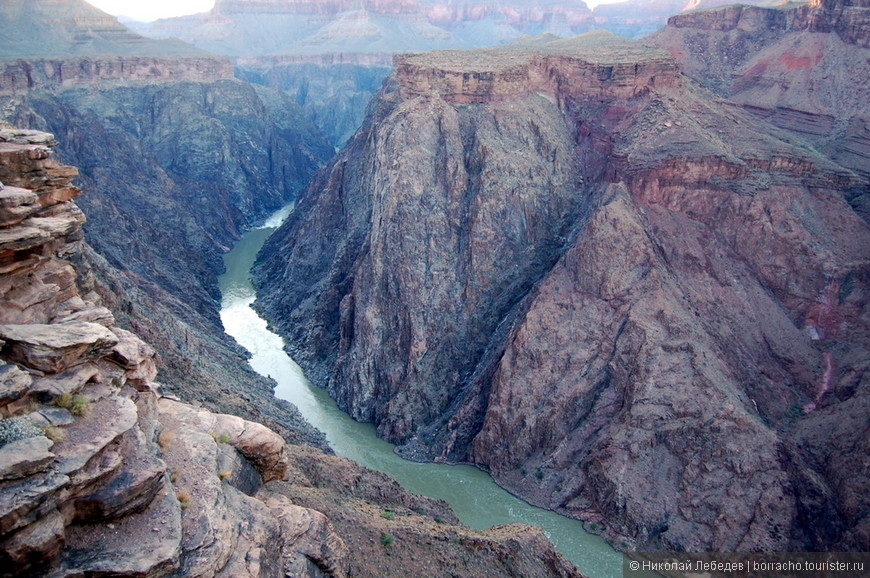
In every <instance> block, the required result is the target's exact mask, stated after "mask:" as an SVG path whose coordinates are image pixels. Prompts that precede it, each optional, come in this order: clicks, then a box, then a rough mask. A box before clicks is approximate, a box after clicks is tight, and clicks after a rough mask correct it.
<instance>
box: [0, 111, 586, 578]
mask: <svg viewBox="0 0 870 578" xmlns="http://www.w3.org/2000/svg"><path fill="white" fill-rule="evenodd" d="M56 144H57V142H56V141H55V140H54V137H53V135H50V134H48V133H42V132H38V131H33V130H21V129H14V128H9V127H4V128H0V176H2V178H3V181H4V185H3V187H2V189H0V295H2V302H3V305H4V306H3V308H2V310H0V359H2V361H0V562H2V563H0V575H3V576H22V575H33V576H43V575H51V576H81V575H112V576H170V575H171V576H190V575H196V576H232V577H240V576H264V577H265V576H312V577H313V576H319V577H325V576H335V577H341V576H351V575H374V574H380V575H402V574H404V572H405V571H407V569H408V568H412V569H414V570H415V571H416V572H419V573H421V574H427V573H431V571H432V567H433V565H435V564H437V567H438V568H439V570H441V569H447V570H448V571H451V572H452V573H453V574H454V575H457V576H502V575H505V574H506V573H509V572H513V571H518V572H521V573H523V575H527V576H542V577H543V576H565V577H568V576H576V575H577V574H576V571H575V570H574V569H573V568H572V567H571V566H570V565H569V564H567V563H566V562H565V561H564V560H563V559H562V558H561V557H560V556H559V555H558V554H556V553H555V552H554V551H553V549H552V546H551V545H550V544H549V542H548V541H547V540H546V538H545V537H544V536H543V534H542V533H541V532H540V530H539V529H536V528H532V527H526V526H520V525H513V526H503V527H500V528H495V529H493V530H490V531H487V532H473V531H471V530H469V529H467V528H465V527H463V526H460V525H458V520H457V519H456V517H455V515H454V514H453V512H452V511H451V510H450V509H449V508H448V507H447V505H446V504H444V503H443V502H438V501H434V500H429V499H426V498H421V497H419V496H414V495H411V494H409V493H407V492H406V491H404V490H402V489H401V487H399V485H398V484H397V483H396V482H395V481H393V480H390V479H389V478H387V477H386V476H385V475H383V474H380V473H377V472H373V471H370V470H365V469H364V468H361V467H360V466H358V465H356V464H354V463H353V462H350V461H349V460H346V459H343V458H338V457H335V456H330V455H327V454H326V453H324V452H323V451H321V450H319V449H317V448H316V447H314V446H311V445H306V444H301V445H300V444H289V443H287V442H286V441H285V439H284V438H282V437H281V436H280V435H278V434H277V433H276V432H274V431H272V430H270V429H268V428H267V427H265V426H263V425H262V424H259V423H254V422H251V421H247V420H244V419H242V418H240V417H237V416H234V415H227V414H222V413H214V412H211V411H209V410H207V409H204V408H202V407H201V406H200V405H199V404H197V405H190V404H187V403H183V402H182V401H181V400H180V399H179V398H178V397H176V396H173V395H169V394H166V393H165V392H164V391H163V389H164V388H163V386H162V385H161V383H158V382H157V381H156V378H157V375H158V373H157V365H158V364H157V359H156V352H155V350H154V348H152V347H151V346H150V345H148V344H146V343H145V342H143V341H142V340H141V339H140V338H139V337H137V336H136V335H135V334H134V333H132V332H130V331H128V330H125V329H123V328H121V327H120V326H119V325H118V324H117V323H116V319H115V318H114V315H113V314H112V312H111V311H110V310H109V309H108V308H107V307H106V306H105V304H104V302H103V301H102V299H101V297H100V295H99V293H98V292H97V290H96V275H95V272H94V271H93V270H92V269H91V268H90V266H89V265H88V263H87V260H86V259H84V258H83V252H84V251H85V248H86V242H85V237H84V235H83V230H82V226H83V224H84V221H85V217H84V214H83V213H82V211H81V210H80V209H79V208H78V207H77V205H76V204H75V203H74V202H73V199H74V198H76V197H77V196H78V195H79V194H80V193H81V190H80V189H79V188H78V187H76V186H73V185H72V184H71V181H72V180H73V179H74V178H75V177H76V175H77V172H78V171H77V170H76V169H75V168H74V167H70V166H66V165H63V164H60V163H58V162H57V161H55V160H54V159H53V158H52V148H53V147H54V146H55V145H56ZM107 304H108V303H107ZM285 425H286V424H285ZM385 512H390V513H391V515H389V516H386V515H385ZM383 536H390V543H392V541H393V540H396V541H397V544H399V545H401V547H398V546H397V547H396V548H395V549H394V550H391V549H389V545H390V544H388V543H387V540H386V539H384V538H383ZM376 539H377V541H376ZM433 544H435V545H433Z"/></svg>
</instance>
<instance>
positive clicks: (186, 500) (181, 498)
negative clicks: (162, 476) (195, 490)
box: [175, 490, 190, 510]
mask: <svg viewBox="0 0 870 578" xmlns="http://www.w3.org/2000/svg"><path fill="white" fill-rule="evenodd" d="M175 497H176V498H178V505H179V506H181V509H182V510H186V509H187V508H188V507H190V492H188V491H187V490H179V491H178V492H176V494H175Z"/></svg>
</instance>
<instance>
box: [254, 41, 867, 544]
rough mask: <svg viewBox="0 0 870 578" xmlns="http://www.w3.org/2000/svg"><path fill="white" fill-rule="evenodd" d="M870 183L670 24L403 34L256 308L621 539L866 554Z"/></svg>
mask: <svg viewBox="0 0 870 578" xmlns="http://www.w3.org/2000/svg"><path fill="white" fill-rule="evenodd" d="M866 187H867V179H866V177H865V176H863V175H861V174H859V173H856V172H854V171H852V170H850V169H849V168H847V167H844V166H842V165H840V164H837V163H836V162H834V161H832V160H831V159H830V158H828V157H826V156H825V155H823V154H821V153H820V152H819V151H818V149H816V148H815V147H813V146H810V145H808V144H806V143H805V142H804V141H800V140H796V139H794V138H793V136H792V135H791V133H789V132H787V131H784V130H782V129H779V128H777V127H776V126H774V125H771V124H767V123H765V122H764V121H760V120H758V119H757V118H755V117H753V116H752V115H751V114H749V113H748V112H746V111H744V110H743V109H742V108H741V107H740V106H737V105H735V104H733V103H730V102H728V101H726V100H723V99H722V98H720V97H717V96H715V95H714V94H712V93H711V92H709V91H707V90H706V89H704V88H702V87H700V86H698V85H697V84H696V83H694V82H693V81H691V80H690V79H689V78H687V77H686V76H684V75H682V74H681V73H680V70H679V66H678V64H677V62H676V60H675V59H673V58H672V57H670V56H669V55H668V54H667V52H665V51H661V50H656V49H653V48H650V47H649V46H644V45H640V44H637V43H632V42H630V41H626V40H620V39H616V38H607V37H605V36H603V35H601V34H598V35H596V36H593V37H586V38H584V37H578V38H575V39H566V40H558V41H547V40H546V39H542V40H537V41H529V42H527V43H526V44H525V45H523V46H513V47H505V48H501V49H490V50H484V51H475V52H470V53H461V52H440V53H432V54H425V55H412V56H400V57H397V59H396V74H395V75H394V76H393V77H391V78H390V79H389V80H388V81H387V83H386V84H385V86H384V88H383V89H382V92H381V94H380V95H379V98H378V100H377V101H376V103H375V104H374V105H373V106H372V108H371V109H370V114H369V117H368V118H367V121H366V123H365V124H364V126H363V128H362V129H361V130H360V131H359V132H358V133H357V135H356V136H355V137H354V139H352V140H351V141H350V143H349V145H348V146H347V148H346V149H345V151H343V153H342V154H341V155H339V156H338V157H337V158H336V159H334V160H333V161H332V162H331V163H330V165H328V167H327V168H326V169H324V170H323V171H322V172H321V173H320V174H319V175H318V176H317V177H316V178H315V179H314V181H313V182H312V184H311V186H310V187H309V188H308V189H307V191H306V193H305V194H304V195H303V196H302V197H301V198H300V200H299V205H298V209H297V211H296V212H295V213H294V216H293V217H292V218H291V219H290V220H289V221H288V222H287V223H286V224H285V225H284V226H283V227H282V229H280V230H279V231H278V232H277V233H276V234H275V235H274V236H273V237H272V239H270V241H269V242H268V243H267V246H266V248H265V249H264V253H263V255H262V256H261V258H262V263H261V264H260V265H259V269H258V271H257V273H256V279H257V281H258V283H259V286H260V290H261V292H260V295H261V299H260V301H259V303H260V305H261V307H262V308H263V309H264V310H265V311H266V312H267V314H268V315H269V317H270V319H271V320H272V322H273V323H274V324H275V325H276V326H277V327H278V328H279V329H280V330H281V331H282V332H283V333H284V335H285V336H286V337H287V338H288V341H289V344H290V345H289V348H290V350H291V352H292V353H293V354H294V357H295V358H296V359H297V360H298V361H299V362H300V363H301V364H302V365H303V366H304V367H305V368H306V370H307V371H308V373H309V375H310V376H312V377H313V379H314V380H315V382H319V383H320V384H321V385H323V386H325V387H327V388H328V389H329V391H330V393H331V394H332V395H333V396H334V397H335V398H336V399H337V400H338V402H339V405H340V406H341V407H342V408H344V409H346V410H347V411H348V412H350V413H351V415H353V416H354V417H356V418H357V419H361V420H366V421H371V422H374V423H375V424H376V425H377V427H378V431H379V433H380V434H381V435H383V436H384V437H385V438H387V439H390V440H393V441H395V442H398V443H399V444H401V445H402V447H401V448H400V451H401V452H402V453H403V455H406V456H408V457H411V458H416V459H430V460H445V461H456V462H471V463H474V464H477V465H479V466H481V467H483V468H486V469H488V470H490V471H491V472H492V473H493V475H494V476H495V477H496V479H498V480H499V481H500V483H502V484H504V485H505V486H506V487H508V488H510V489H511V490H513V491H515V492H517V493H519V494H520V495H522V496H524V497H525V498H527V499H529V500H530V501H532V502H534V503H537V504H540V505H544V506H547V507H551V508H554V509H556V510H558V511H560V512H563V513H565V514H567V515H570V516H574V517H578V518H580V519H583V520H587V521H589V522H590V524H592V525H591V526H590V527H594V528H597V529H598V531H603V532H604V533H605V534H606V535H608V536H609V537H611V538H612V539H614V540H616V541H618V542H620V543H621V542H623V541H625V542H626V543H628V544H629V546H630V547H637V548H639V549H645V548H661V549H672V550H677V551H680V550H722V551H729V550H730V551H746V550H755V549H763V550H789V549H796V550H803V549H809V550H813V549H822V550H826V549H831V548H833V549H837V548H846V549H866V548H867V544H868V542H867V539H868V521H870V518H868V513H870V508H868V506H870V503H868V500H867V499H866V497H864V496H866V495H868V492H867V487H866V483H867V480H868V479H870V478H868V476H867V470H866V467H867V465H866V463H864V461H865V460H864V458H863V456H864V455H865V454H866V451H867V448H868V445H867V444H868V443H870V436H868V435H867V434H868V431H870V429H868V425H870V424H868V415H870V412H868V409H870V406H868V404H870V397H868V384H867V381H866V378H865V377H864V376H865V375H866V368H867V360H868V359H870V356H868V351H867V344H868V343H870V341H868V325H867V321H866V307H867V290H868V285H867V282H868V254H867V248H868V247H870V229H868V225H867V223H866V222H865V221H864V220H862V219H861V218H860V217H859V216H858V215H857V214H856V213H855V211H854V210H853V208H852V207H851V206H850V205H849V203H848V202H847V199H849V198H852V197H854V196H855V195H856V194H857V193H858V192H859V191H861V190H866ZM856 468H857V470H856Z"/></svg>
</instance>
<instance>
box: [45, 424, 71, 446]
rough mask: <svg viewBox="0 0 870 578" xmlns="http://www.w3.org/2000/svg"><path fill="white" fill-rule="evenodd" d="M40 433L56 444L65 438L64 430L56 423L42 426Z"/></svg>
mask: <svg viewBox="0 0 870 578" xmlns="http://www.w3.org/2000/svg"><path fill="white" fill-rule="evenodd" d="M42 433H43V435H44V436H45V437H47V438H48V439H50V440H51V441H53V442H54V443H56V444H59V443H60V442H62V441H64V440H65V439H66V430H64V429H61V428H59V427H57V426H56V425H47V426H45V427H44V428H42Z"/></svg>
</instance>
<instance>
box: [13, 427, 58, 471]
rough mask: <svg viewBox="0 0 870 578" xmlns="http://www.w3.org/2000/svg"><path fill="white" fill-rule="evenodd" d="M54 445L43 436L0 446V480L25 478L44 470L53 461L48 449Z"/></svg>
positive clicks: (52, 455) (53, 456)
mask: <svg viewBox="0 0 870 578" xmlns="http://www.w3.org/2000/svg"><path fill="white" fill-rule="evenodd" d="M52 445H54V442H52V441H51V440H50V439H48V438H47V437H44V436H36V437H32V438H26V439H23V440H18V441H14V442H10V443H8V444H5V445H3V446H2V447H0V480H16V479H20V478H26V477H27V476H31V475H33V474H36V473H38V472H42V471H45V470H46V469H47V468H48V464H50V463H51V462H53V461H54V458H55V455H54V454H53V453H51V452H50V451H49V450H50V449H51V446H52Z"/></svg>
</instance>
